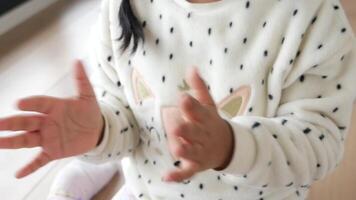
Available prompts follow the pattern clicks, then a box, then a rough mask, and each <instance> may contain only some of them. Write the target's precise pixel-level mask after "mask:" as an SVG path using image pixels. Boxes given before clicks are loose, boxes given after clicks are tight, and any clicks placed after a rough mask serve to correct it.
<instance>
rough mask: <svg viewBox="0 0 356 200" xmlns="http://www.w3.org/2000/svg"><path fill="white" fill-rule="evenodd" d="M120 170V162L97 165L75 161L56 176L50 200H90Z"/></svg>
mask: <svg viewBox="0 0 356 200" xmlns="http://www.w3.org/2000/svg"><path fill="white" fill-rule="evenodd" d="M118 169H119V164H118V162H110V163H105V164H101V165H96V164H91V163H87V162H84V161H80V160H73V161H71V162H70V163H69V164H68V165H66V166H65V167H64V168H63V169H62V170H61V171H60V172H59V173H58V175H57V176H56V178H55V180H54V182H53V184H52V186H51V189H50V194H49V196H48V200H90V199H91V198H92V197H93V196H94V195H95V194H96V193H97V192H99V191H100V190H101V189H102V188H103V187H104V186H105V185H106V184H107V183H108V182H109V181H110V180H111V178H112V177H113V176H114V175H115V173H116V172H119V170H118Z"/></svg>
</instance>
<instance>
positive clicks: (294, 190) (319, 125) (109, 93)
mask: <svg viewBox="0 0 356 200" xmlns="http://www.w3.org/2000/svg"><path fill="white" fill-rule="evenodd" d="M120 4H121V1H120V0H103V3H102V10H101V17H100V20H99V23H98V27H97V28H96V30H97V33H98V37H97V38H95V41H94V42H95V45H96V46H95V47H93V50H95V55H96V57H95V58H96V61H95V62H96V63H95V66H94V67H95V68H96V69H95V70H96V71H95V74H94V76H93V77H91V81H92V83H93V85H94V87H95V92H96V94H97V98H98V100H99V103H100V106H101V110H102V113H103V115H104V117H105V124H106V126H105V133H104V139H103V141H102V142H101V144H100V145H99V146H98V147H97V148H96V149H94V150H92V151H91V152H88V153H86V154H85V155H83V156H81V158H82V159H84V160H87V161H90V162H95V163H100V162H105V161H109V160H120V159H122V158H124V157H125V159H124V160H123V169H124V172H125V177H126V182H127V184H128V186H129V187H130V188H131V190H132V191H133V193H134V195H135V196H136V197H137V198H138V199H144V200H163V199H164V200H166V199H169V200H175V199H189V200H198V199H199V200H201V199H203V200H219V199H221V200H250V199H251V200H255V199H273V200H278V199H305V198H306V195H307V191H308V188H309V186H310V185H311V184H312V183H313V181H315V180H318V179H321V178H323V177H325V176H326V175H327V174H328V173H329V172H331V171H333V170H334V169H335V167H336V166H337V165H338V163H339V162H340V161H341V159H342V156H343V150H344V139H345V138H346V136H347V132H348V130H349V129H348V128H349V124H350V118H351V111H352V106H353V101H354V99H355V94H356V88H355V82H356V81H355V78H356V66H355V65H356V55H355V50H356V49H355V42H354V33H353V32H352V29H351V26H350V24H349V22H348V21H347V19H346V16H345V13H344V10H343V9H342V7H341V5H340V2H339V1H338V0H298V1H295V0H250V1H247V0H221V1H218V2H214V3H205V4H197V3H190V2H188V1H186V0H131V6H132V9H133V11H134V13H135V15H136V16H137V18H138V20H139V21H140V23H142V26H143V29H144V35H145V42H144V43H141V44H140V46H139V48H138V51H137V52H136V53H135V54H132V55H130V53H129V52H125V53H124V54H121V53H120V46H121V42H120V41H118V40H117V39H118V38H119V37H120V35H121V27H120V25H119V20H118V12H119V7H120ZM192 66H197V67H198V69H199V71H200V72H201V76H202V78H203V79H204V80H205V82H206V83H207V84H208V87H209V90H210V93H211V95H212V97H213V98H214V100H215V101H216V103H217V105H218V106H219V114H221V117H223V118H224V119H226V120H228V122H229V123H230V124H231V126H232V128H233V131H234V139H235V148H234V155H233V158H232V161H231V163H230V164H229V165H228V167H227V168H226V169H224V170H222V171H215V170H213V169H211V170H207V171H204V172H201V173H198V174H196V175H195V176H194V177H192V178H191V179H189V180H186V181H184V182H182V183H166V182H163V181H161V177H162V175H163V173H164V172H166V171H167V170H168V169H172V168H174V167H175V166H174V162H175V160H174V159H173V157H172V156H171V154H170V153H169V150H168V146H167V139H166V132H165V129H164V127H163V126H162V124H163V121H162V119H163V118H162V116H163V115H164V114H165V110H166V109H167V108H169V107H170V106H177V100H178V92H179V91H182V90H185V91H187V92H190V91H189V87H188V86H187V84H186V82H185V80H184V78H185V77H184V74H185V71H186V69H188V68H189V67H192Z"/></svg>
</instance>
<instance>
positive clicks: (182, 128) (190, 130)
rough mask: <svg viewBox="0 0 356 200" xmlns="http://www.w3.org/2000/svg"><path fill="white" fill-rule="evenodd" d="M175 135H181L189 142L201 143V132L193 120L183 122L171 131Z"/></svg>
mask: <svg viewBox="0 0 356 200" xmlns="http://www.w3.org/2000/svg"><path fill="white" fill-rule="evenodd" d="M173 135H174V136H175V137H182V138H183V139H185V140H186V141H188V142H189V143H202V139H203V138H202V137H204V135H203V134H201V130H200V128H199V127H198V126H197V125H196V124H195V123H193V122H184V123H182V124H180V125H179V126H178V127H176V128H175V129H174V131H173Z"/></svg>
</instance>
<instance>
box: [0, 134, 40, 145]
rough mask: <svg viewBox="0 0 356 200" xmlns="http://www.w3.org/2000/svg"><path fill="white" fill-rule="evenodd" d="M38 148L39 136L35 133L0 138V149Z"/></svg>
mask: <svg viewBox="0 0 356 200" xmlns="http://www.w3.org/2000/svg"><path fill="white" fill-rule="evenodd" d="M38 146H41V135H40V134H39V132H37V131H36V132H28V133H24V134H20V135H16V136H10V137H2V138H0V149H20V148H33V147H38Z"/></svg>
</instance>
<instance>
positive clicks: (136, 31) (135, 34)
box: [118, 0, 144, 53]
mask: <svg viewBox="0 0 356 200" xmlns="http://www.w3.org/2000/svg"><path fill="white" fill-rule="evenodd" d="M119 22H120V26H121V28H122V32H121V36H120V37H119V39H118V40H123V43H122V45H121V50H122V51H125V50H126V49H127V48H128V47H129V46H130V43H131V38H133V47H132V49H131V53H135V52H136V50H137V47H138V43H139V41H140V40H142V42H143V41H144V33H143V28H142V26H141V24H140V22H139V21H138V19H137V18H136V16H135V14H134V13H133V11H132V8H131V4H130V0H122V2H121V5H120V10H119Z"/></svg>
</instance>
